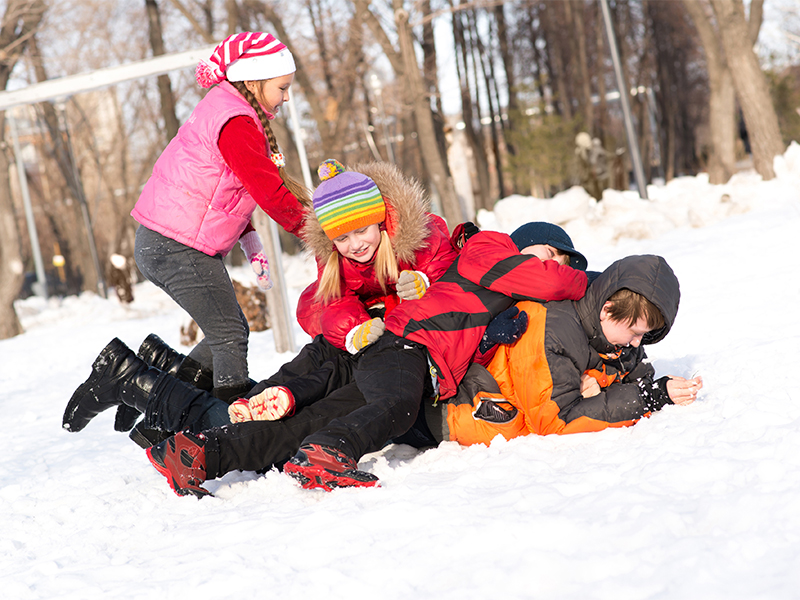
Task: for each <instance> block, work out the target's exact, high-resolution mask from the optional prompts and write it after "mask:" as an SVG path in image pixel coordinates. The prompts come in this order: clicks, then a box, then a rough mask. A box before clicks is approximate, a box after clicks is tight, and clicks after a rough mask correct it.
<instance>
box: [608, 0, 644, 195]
mask: <svg viewBox="0 0 800 600" xmlns="http://www.w3.org/2000/svg"><path fill="white" fill-rule="evenodd" d="M600 6H601V7H602V9H603V20H604V21H605V24H606V35H607V36H608V47H609V50H610V51H611V62H613V63H614V75H616V78H617V87H618V88H619V101H620V103H621V105H622V116H623V117H624V121H625V134H626V135H627V137H628V149H629V150H630V153H631V162H632V163H633V174H634V177H635V178H636V186H637V187H638V188H639V195H640V196H641V197H642V198H643V199H645V200H647V184H646V183H645V180H644V168H643V167H642V156H641V154H640V153H639V142H638V137H637V136H636V129H635V128H634V126H633V118H632V117H631V106H630V100H629V98H628V96H629V95H630V88H629V87H628V84H627V83H626V82H625V79H624V77H623V75H622V64H621V63H620V59H619V49H618V48H617V38H616V36H615V35H614V25H613V23H612V22H611V10H610V9H609V7H608V0H600Z"/></svg>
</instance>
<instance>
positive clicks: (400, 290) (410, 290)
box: [395, 271, 430, 300]
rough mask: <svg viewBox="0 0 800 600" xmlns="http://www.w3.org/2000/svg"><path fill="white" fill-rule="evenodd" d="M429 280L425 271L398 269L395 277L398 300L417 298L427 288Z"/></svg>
mask: <svg viewBox="0 0 800 600" xmlns="http://www.w3.org/2000/svg"><path fill="white" fill-rule="evenodd" d="M429 285H430V281H429V280H428V277H427V275H425V273H421V272H420V271H400V277H398V278H397V285H396V286H395V289H396V290H397V297H398V298H400V300H419V299H420V298H422V296H423V295H424V294H425V290H427V289H428V286H429Z"/></svg>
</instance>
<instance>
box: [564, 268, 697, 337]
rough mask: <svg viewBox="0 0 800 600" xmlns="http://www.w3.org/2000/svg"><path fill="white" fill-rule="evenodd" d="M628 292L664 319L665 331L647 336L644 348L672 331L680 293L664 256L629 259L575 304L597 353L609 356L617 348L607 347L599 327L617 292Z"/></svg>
mask: <svg viewBox="0 0 800 600" xmlns="http://www.w3.org/2000/svg"><path fill="white" fill-rule="evenodd" d="M622 288H627V289H629V290H631V291H634V292H636V293H638V294H641V295H643V296H644V297H645V298H647V299H648V300H649V301H650V302H652V303H653V304H655V305H656V307H657V308H658V310H660V311H661V314H662V315H663V317H664V327H662V328H661V329H659V330H657V331H651V332H649V333H647V334H645V336H644V338H643V339H642V344H655V343H656V342H658V341H661V340H662V339H664V338H665V337H666V335H667V334H668V333H669V331H670V329H672V325H673V324H674V323H675V317H676V316H677V314H678V305H679V304H680V299H681V290H680V285H679V283H678V278H677V277H676V276H675V273H674V272H673V271H672V268H670V266H669V265H668V264H667V261H666V260H664V258H662V257H661V256H655V255H641V256H628V257H626V258H623V259H620V260H618V261H616V262H614V263H612V264H611V266H609V267H608V268H607V269H606V270H605V271H603V272H602V273H601V274H600V275H599V276H598V277H597V279H596V280H595V281H593V282H592V284H591V285H590V286H589V287H588V288H586V295H585V296H584V297H583V298H581V299H580V300H578V301H576V303H575V308H576V310H577V311H578V315H579V316H580V319H581V323H582V324H583V329H584V331H585V332H586V335H587V336H588V337H589V340H590V344H591V345H592V347H593V348H594V349H595V350H597V351H598V352H610V351H611V350H612V349H613V348H614V346H612V345H611V344H609V343H608V341H607V340H606V338H605V336H604V335H603V330H602V328H601V327H600V311H601V309H602V308H603V305H604V304H605V303H606V300H608V299H609V298H610V297H611V296H612V295H613V294H614V292H616V291H617V290H620V289H622Z"/></svg>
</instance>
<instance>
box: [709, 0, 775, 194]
mask: <svg viewBox="0 0 800 600" xmlns="http://www.w3.org/2000/svg"><path fill="white" fill-rule="evenodd" d="M711 4H712V6H713V7H714V12H715V14H716V16H717V22H718V24H719V34H720V38H721V39H722V46H723V47H724V48H725V55H726V56H727V58H728V64H729V65H730V66H731V75H732V77H733V85H734V87H735V88H736V97H737V98H738V99H739V104H740V105H741V107H742V113H743V114H744V122H745V125H746V126H747V131H748V133H749V135H750V146H751V148H752V150H753V166H754V167H755V169H756V171H757V172H758V173H759V174H760V175H761V176H762V177H763V178H764V179H765V180H767V179H772V178H774V177H775V171H774V169H773V167H772V162H773V159H774V158H775V156H777V155H779V154H782V153H783V151H784V149H785V148H784V145H783V140H782V139H781V132H780V128H779V127H778V116H777V115H776V114H775V107H774V106H773V104H772V98H771V96H770V94H769V86H768V84H767V80H766V77H764V73H763V71H762V70H761V66H760V65H759V64H758V59H757V58H756V54H755V52H754V51H753V45H752V43H751V42H750V39H751V35H752V34H751V33H750V32H749V31H748V24H747V21H746V20H745V16H744V6H743V5H742V2H741V0H711Z"/></svg>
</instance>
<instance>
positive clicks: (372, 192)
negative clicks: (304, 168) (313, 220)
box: [312, 158, 386, 240]
mask: <svg viewBox="0 0 800 600" xmlns="http://www.w3.org/2000/svg"><path fill="white" fill-rule="evenodd" d="M317 174H318V175H319V178H320V182H321V183H320V184H319V186H318V187H317V189H316V190H314V197H313V199H312V202H313V205H314V212H315V213H316V215H317V220H318V221H319V224H320V226H321V227H322V230H323V231H324V232H325V234H326V235H327V236H328V238H329V239H331V240H334V239H336V238H337V237H339V236H340V235H342V234H344V233H348V232H350V231H353V230H354V229H360V228H361V227H366V226H367V225H372V224H374V223H383V221H384V220H385V219H386V204H384V202H383V196H381V191H380V190H379V189H378V186H377V185H375V182H374V181H372V179H370V178H369V177H367V176H366V175H364V174H362V173H356V172H353V171H345V168H344V167H343V166H342V164H341V163H340V162H339V161H337V160H334V159H332V158H329V159H328V160H326V161H325V162H323V163H322V164H321V165H320V166H319V168H318V169H317Z"/></svg>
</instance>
